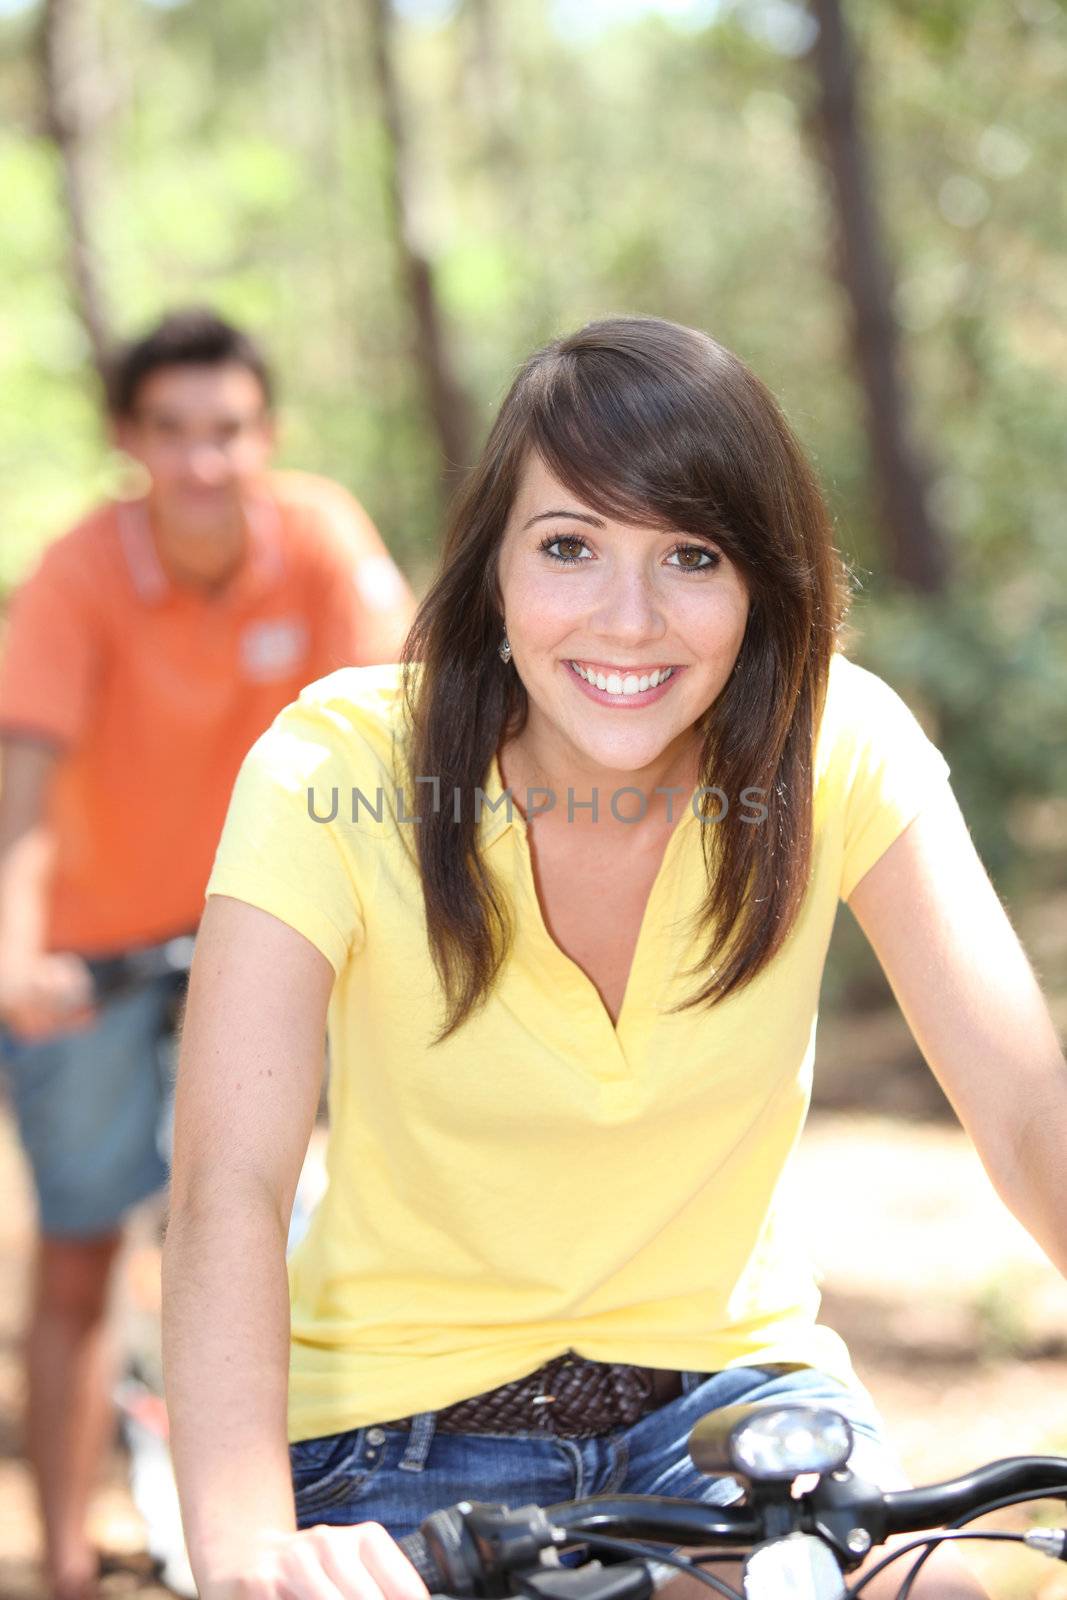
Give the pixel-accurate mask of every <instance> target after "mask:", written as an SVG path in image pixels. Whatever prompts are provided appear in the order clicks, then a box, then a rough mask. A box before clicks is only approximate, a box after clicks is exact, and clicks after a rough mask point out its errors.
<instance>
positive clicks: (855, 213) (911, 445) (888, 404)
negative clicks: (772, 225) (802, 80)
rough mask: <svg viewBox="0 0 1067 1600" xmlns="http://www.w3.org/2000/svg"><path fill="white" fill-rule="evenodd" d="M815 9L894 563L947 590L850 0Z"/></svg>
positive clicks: (837, 191) (842, 245) (817, 57)
mask: <svg viewBox="0 0 1067 1600" xmlns="http://www.w3.org/2000/svg"><path fill="white" fill-rule="evenodd" d="M809 6H810V9H811V14H812V16H813V17H814V19H815V21H816V22H817V24H818V33H817V36H816V38H815V41H814V43H813V45H812V49H811V55H812V62H813V65H814V68H815V74H816V79H817V83H818V97H817V103H816V107H815V121H816V125H817V128H818V132H819V135H820V143H821V148H822V154H823V158H824V162H825V166H826V169H827V174H828V178H829V187H830V194H831V199H832V204H833V209H834V214H835V217H836V222H837V230H836V231H837V241H836V243H837V262H836V266H837V272H838V276H839V277H840V280H841V283H842V285H843V287H844V289H845V292H846V294H847V295H848V298H849V302H850V304H851V307H852V335H853V348H854V352H855V360H856V366H857V369H858V372H859V378H860V382H861V384H862V387H863V391H864V395H865V398H866V405H867V415H868V432H869V439H870V447H871V456H872V462H873V468H874V474H875V478H876V481H877V485H878V491H879V500H880V502H881V507H882V515H883V519H884V525H885V530H886V536H887V541H888V544H889V550H890V564H891V569H892V571H893V574H894V576H895V577H896V578H898V579H899V580H900V581H901V582H902V583H905V584H907V585H909V586H910V587H911V588H914V589H917V590H920V591H922V592H924V593H927V594H940V593H943V592H944V590H945V589H946V587H947V580H948V573H949V558H948V549H947V545H946V541H945V537H944V534H943V532H942V530H941V529H940V528H939V527H938V526H937V524H936V523H935V521H934V519H933V517H932V515H931V513H930V510H929V506H928V502H927V497H926V492H925V491H926V487H927V484H928V482H929V472H928V468H927V465H926V462H925V461H924V460H923V457H922V455H921V453H920V452H919V450H918V449H917V447H916V445H915V442H914V440H913V438H912V437H911V434H910V432H909V426H908V415H907V412H908V407H907V397H906V393H905V387H904V383H903V380H902V378H901V374H900V349H899V338H898V330H897V325H896V321H895V319H894V316H893V309H892V273H891V270H890V267H889V262H888V258H887V254H886V251H885V247H884V244H883V240H882V233H881V228H880V224H879V217H878V210H877V205H876V202H875V197H874V185H873V181H872V174H871V163H870V159H869V155H868V151H867V145H866V140H865V137H864V131H863V128H862V126H861V118H860V109H859V103H858V93H857V70H856V62H855V55H854V51H853V48H852V45H851V41H850V39H849V36H848V29H847V25H846V22H845V18H844V16H843V15H842V11H841V6H840V0H809Z"/></svg>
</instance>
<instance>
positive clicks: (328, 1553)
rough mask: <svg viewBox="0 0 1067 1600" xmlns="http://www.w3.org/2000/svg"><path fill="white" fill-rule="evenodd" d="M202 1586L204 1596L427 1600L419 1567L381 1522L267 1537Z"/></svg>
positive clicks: (212, 1599)
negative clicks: (395, 1541) (229, 1568)
mask: <svg viewBox="0 0 1067 1600" xmlns="http://www.w3.org/2000/svg"><path fill="white" fill-rule="evenodd" d="M227 1564H228V1565H229V1563H227ZM199 1587H200V1600H428V1591H427V1589H426V1586H425V1584H424V1583H423V1582H422V1579H421V1578H420V1577H419V1575H418V1573H417V1572H416V1571H415V1568H414V1567H413V1566H412V1565H411V1562H410V1561H409V1560H408V1559H407V1557H406V1556H405V1555H404V1553H403V1551H402V1550H401V1549H400V1546H399V1545H397V1544H395V1543H394V1541H393V1540H392V1539H391V1538H390V1537H389V1535H388V1534H387V1533H386V1531H385V1529H384V1528H383V1527H381V1526H380V1524H379V1523H377V1522H360V1523H357V1524H355V1526H353V1527H347V1528H332V1527H326V1526H320V1527H317V1528H309V1529H308V1530H307V1531H306V1532H304V1533H276V1534H268V1535H265V1536H263V1537H262V1538H261V1539H260V1540H259V1541H258V1543H257V1544H256V1546H255V1547H254V1548H253V1549H252V1550H251V1551H250V1552H249V1553H248V1554H247V1556H245V1557H244V1558H242V1559H240V1560H238V1561H235V1562H233V1563H232V1566H231V1570H230V1571H228V1572H221V1571H220V1572H219V1573H218V1575H217V1576H215V1575H211V1574H209V1575H208V1576H207V1577H206V1579H201V1581H200V1586H199Z"/></svg>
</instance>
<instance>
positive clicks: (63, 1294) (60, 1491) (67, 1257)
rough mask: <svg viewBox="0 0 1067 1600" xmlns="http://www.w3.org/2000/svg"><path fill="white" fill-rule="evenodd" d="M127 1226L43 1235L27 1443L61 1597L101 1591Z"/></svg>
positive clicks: (31, 1336) (30, 1335)
mask: <svg viewBox="0 0 1067 1600" xmlns="http://www.w3.org/2000/svg"><path fill="white" fill-rule="evenodd" d="M119 1240H120V1235H119V1234H118V1233H115V1232H113V1233H109V1234H105V1235H104V1236H103V1237H100V1238H95V1239H55V1238H48V1237H47V1236H45V1237H42V1238H41V1239H40V1240H39V1241H38V1247H37V1260H36V1272H35V1281H34V1287H33V1295H32V1299H31V1309H30V1322H29V1328H28V1331H27V1348H26V1374H27V1379H28V1384H27V1389H28V1394H27V1410H26V1446H27V1454H28V1456H29V1461H30V1466H31V1469H32V1471H33V1475H34V1479H35V1482H36V1487H37V1495H38V1500H39V1504H40V1509H41V1521H42V1526H43V1530H44V1540H45V1565H46V1569H47V1574H48V1581H49V1583H50V1585H51V1589H52V1594H53V1595H54V1597H55V1600H85V1597H87V1596H89V1595H91V1594H92V1592H93V1587H94V1583H95V1577H96V1564H97V1557H96V1552H95V1551H94V1550H93V1548H92V1547H91V1545H90V1543H89V1539H88V1535H87V1532H86V1522H87V1516H88V1510H89V1497H90V1494H91V1492H92V1489H93V1485H94V1484H95V1482H96V1480H97V1476H98V1474H99V1471H100V1467H101V1463H102V1461H103V1456H104V1452H105V1450H106V1448H107V1444H108V1439H109V1435H110V1432H111V1429H112V1427H113V1416H112V1408H111V1398H110V1394H111V1383H112V1377H113V1374H112V1365H111V1348H110V1339H109V1336H108V1326H107V1308H108V1290H109V1287H110V1281H111V1272H112V1267H113V1264H114V1261H115V1257H116V1253H117V1249H118V1245H119Z"/></svg>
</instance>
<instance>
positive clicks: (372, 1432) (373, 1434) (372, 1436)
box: [367, 1428, 385, 1444]
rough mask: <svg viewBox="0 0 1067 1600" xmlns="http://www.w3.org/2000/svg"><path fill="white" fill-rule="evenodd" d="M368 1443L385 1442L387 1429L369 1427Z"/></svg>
mask: <svg viewBox="0 0 1067 1600" xmlns="http://www.w3.org/2000/svg"><path fill="white" fill-rule="evenodd" d="M367 1443H368V1444H384V1443H385V1429H384V1428H368V1430H367Z"/></svg>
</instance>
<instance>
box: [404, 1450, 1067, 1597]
mask: <svg viewBox="0 0 1067 1600" xmlns="http://www.w3.org/2000/svg"><path fill="white" fill-rule="evenodd" d="M751 1487H752V1491H753V1492H752V1493H751V1495H750V1498H748V1499H746V1500H745V1502H744V1503H743V1504H739V1505H734V1506H709V1505H701V1504H699V1503H698V1502H694V1501H691V1500H678V1499H670V1498H667V1497H665V1496H656V1495H594V1496H591V1497H589V1498H587V1499H583V1500H569V1501H565V1502H563V1503H562V1504H560V1505H555V1506H548V1507H541V1506H524V1507H521V1508H519V1509H517V1510H511V1511H509V1510H507V1509H506V1508H505V1507H504V1506H499V1505H472V1504H471V1503H470V1502H467V1501H463V1502H461V1503H460V1504H459V1505H458V1506H453V1507H451V1508H450V1509H448V1510H446V1511H438V1512H435V1513H434V1515H433V1516H431V1517H428V1518H427V1519H426V1521H425V1522H424V1523H423V1524H422V1526H421V1528H420V1529H419V1531H418V1532H417V1533H414V1534H409V1535H407V1536H406V1537H405V1538H402V1539H401V1540H400V1545H401V1548H402V1549H403V1550H404V1552H405V1554H406V1555H407V1557H408V1559H409V1560H410V1561H411V1563H412V1565H413V1566H414V1567H415V1569H416V1571H417V1572H418V1574H419V1576H420V1577H421V1578H422V1580H423V1582H424V1583H425V1584H426V1587H427V1588H428V1589H429V1590H430V1592H431V1594H437V1595H441V1594H447V1595H449V1596H454V1597H458V1600H465V1597H473V1596H481V1595H497V1596H499V1595H504V1594H507V1593H508V1592H509V1589H508V1587H507V1578H508V1574H509V1573H511V1572H517V1571H519V1570H521V1569H529V1568H530V1567H532V1566H533V1565H534V1564H535V1563H536V1562H537V1561H538V1560H539V1558H540V1555H541V1553H542V1552H543V1551H545V1550H549V1549H552V1548H561V1547H563V1546H565V1545H570V1544H581V1543H582V1536H583V1535H588V1536H589V1537H590V1539H591V1540H593V1542H594V1547H595V1536H596V1535H598V1534H601V1535H604V1534H606V1535H610V1536H612V1537H613V1538H616V1539H634V1540H654V1541H660V1542H662V1543H664V1544H666V1545H669V1546H670V1545H673V1546H686V1545H688V1546H693V1547H701V1546H708V1545H717V1546H723V1547H726V1548H728V1549H729V1548H738V1549H740V1548H748V1547H750V1546H752V1545H757V1544H759V1543H761V1542H762V1541H763V1540H765V1539H767V1538H769V1537H777V1536H780V1535H781V1534H782V1532H783V1526H782V1518H783V1515H785V1516H787V1517H788V1518H789V1519H790V1520H791V1522H792V1526H793V1529H794V1530H795V1531H798V1532H806V1533H814V1534H818V1535H821V1536H822V1537H823V1538H824V1539H826V1540H827V1541H828V1542H829V1543H831V1544H832V1545H834V1547H835V1548H838V1549H839V1548H840V1545H839V1541H838V1539H837V1538H836V1537H835V1532H834V1525H835V1523H836V1524H837V1525H838V1526H840V1527H849V1526H851V1527H853V1528H863V1529H864V1530H865V1531H866V1532H867V1533H868V1534H869V1535H870V1539H869V1545H870V1546H873V1545H876V1544H881V1543H883V1542H884V1541H885V1540H886V1539H887V1538H888V1537H890V1535H892V1534H899V1533H919V1532H925V1531H926V1530H928V1529H931V1528H941V1527H944V1526H945V1524H946V1523H949V1522H956V1521H960V1520H964V1519H966V1518H968V1517H970V1516H974V1515H976V1514H978V1513H979V1512H980V1511H981V1510H982V1508H983V1507H985V1506H988V1505H990V1504H991V1503H993V1502H997V1501H1000V1500H1002V1499H1004V1498H1006V1497H1009V1496H1013V1495H1017V1496H1025V1495H1031V1496H1033V1497H1034V1498H1038V1497H1039V1496H1041V1495H1054V1496H1056V1497H1057V1498H1059V1497H1062V1498H1063V1499H1064V1500H1065V1501H1067V1460H1064V1459H1061V1458H1059V1457H1056V1456H1015V1457H1009V1458H1007V1459H1005V1460H1002V1461H994V1462H992V1463H991V1464H990V1465H989V1466H986V1467H980V1468H978V1469H977V1470H975V1471H974V1472H969V1473H965V1474H963V1475H962V1476H960V1477H957V1478H950V1479H947V1480H945V1481H944V1482H942V1483H936V1484H931V1485H928V1486H927V1487H924V1488H918V1489H898V1490H890V1491H888V1492H883V1491H881V1490H877V1489H875V1488H873V1486H872V1485H870V1484H867V1483H864V1482H862V1481H861V1480H859V1479H856V1478H853V1477H852V1476H851V1474H845V1475H838V1474H835V1475H834V1476H833V1477H832V1478H825V1479H822V1480H820V1483H819V1484H818V1485H817V1486H816V1487H815V1488H814V1489H813V1490H811V1491H810V1492H809V1493H808V1494H806V1495H802V1496H801V1497H800V1498H799V1499H796V1500H792V1499H788V1498H785V1499H783V1498H782V1497H781V1496H778V1497H776V1498H774V1500H773V1502H772V1501H770V1500H767V1499H765V1498H761V1496H760V1493H759V1486H758V1485H755V1486H751ZM772 1504H773V1514H770V1512H769V1507H770V1506H771V1505H772ZM844 1555H845V1557H846V1559H847V1556H848V1552H847V1551H845V1552H844ZM856 1560H858V1557H856V1558H855V1559H854V1560H852V1561H851V1562H850V1563H849V1564H851V1565H855V1564H856Z"/></svg>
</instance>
